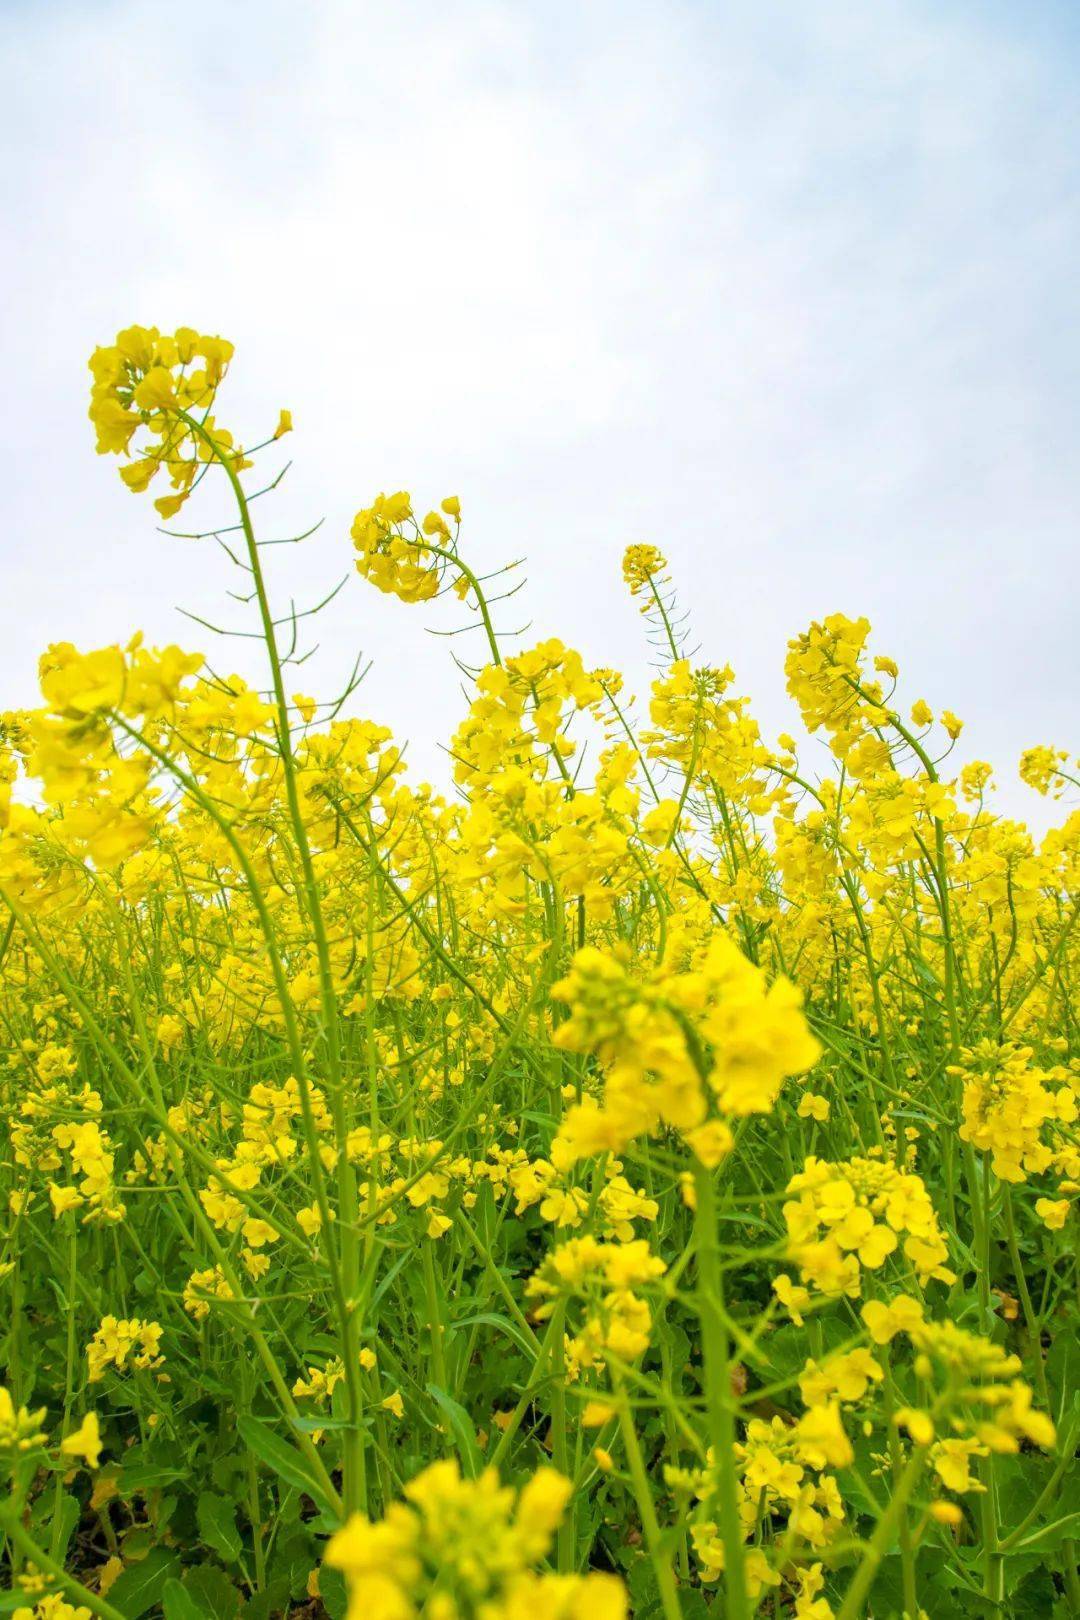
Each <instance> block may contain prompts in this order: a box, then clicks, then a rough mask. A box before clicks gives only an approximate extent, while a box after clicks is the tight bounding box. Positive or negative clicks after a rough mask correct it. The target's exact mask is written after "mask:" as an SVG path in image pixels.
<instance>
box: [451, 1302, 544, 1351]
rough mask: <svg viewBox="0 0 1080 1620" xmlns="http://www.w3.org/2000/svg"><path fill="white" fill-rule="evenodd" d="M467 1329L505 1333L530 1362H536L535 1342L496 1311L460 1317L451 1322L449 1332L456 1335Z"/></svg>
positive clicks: (510, 1320)
mask: <svg viewBox="0 0 1080 1620" xmlns="http://www.w3.org/2000/svg"><path fill="white" fill-rule="evenodd" d="M468 1327H493V1328H498V1329H499V1332H500V1333H505V1334H506V1336H507V1338H508V1339H512V1340H513V1341H514V1343H515V1344H516V1345H517V1347H518V1349H519V1350H522V1351H523V1352H524V1353H525V1355H526V1356H528V1358H529V1360H530V1362H532V1361H535V1360H536V1344H535V1342H530V1340H529V1338H528V1336H527V1334H526V1333H525V1330H524V1329H523V1328H522V1327H521V1326H520V1325H519V1324H518V1323H517V1322H515V1321H513V1320H512V1318H511V1317H509V1316H502V1315H500V1314H499V1313H498V1312H497V1311H480V1312H479V1313H478V1314H477V1315H476V1316H461V1317H459V1318H458V1320H457V1321H456V1322H451V1323H450V1328H449V1331H450V1332H451V1333H456V1332H457V1331H458V1330H459V1329H460V1328H468Z"/></svg>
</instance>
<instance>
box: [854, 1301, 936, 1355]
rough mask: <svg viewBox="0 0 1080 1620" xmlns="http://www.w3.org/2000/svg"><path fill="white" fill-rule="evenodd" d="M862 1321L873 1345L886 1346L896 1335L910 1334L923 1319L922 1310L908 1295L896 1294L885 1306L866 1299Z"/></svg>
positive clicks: (879, 1302)
mask: <svg viewBox="0 0 1080 1620" xmlns="http://www.w3.org/2000/svg"><path fill="white" fill-rule="evenodd" d="M862 1319H863V1321H864V1322H865V1323H866V1328H867V1332H868V1333H869V1334H870V1337H871V1338H872V1339H873V1341H874V1343H875V1344H888V1343H890V1341H891V1340H892V1339H895V1337H896V1335H897V1334H898V1333H910V1332H911V1331H912V1329H913V1328H916V1327H918V1326H919V1325H920V1324H921V1322H922V1319H923V1308H922V1306H921V1305H920V1304H919V1302H918V1300H917V1299H912V1297H911V1295H910V1294H897V1295H896V1297H895V1299H892V1300H890V1301H889V1303H888V1304H885V1303H884V1302H883V1301H882V1300H880V1299H868V1300H867V1301H866V1303H865V1305H864V1306H863V1308H862Z"/></svg>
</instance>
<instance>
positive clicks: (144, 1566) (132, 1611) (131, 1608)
mask: <svg viewBox="0 0 1080 1620" xmlns="http://www.w3.org/2000/svg"><path fill="white" fill-rule="evenodd" d="M179 1569H180V1557H179V1554H177V1553H174V1552H169V1551H168V1550H167V1549H166V1548H165V1547H154V1548H153V1549H152V1550H151V1551H150V1552H148V1553H147V1555H146V1557H145V1558H140V1560H139V1562H138V1563H137V1564H129V1565H128V1567H127V1569H124V1570H121V1572H120V1574H119V1575H118V1576H117V1577H116V1580H115V1581H114V1582H113V1584H112V1586H110V1588H109V1602H110V1603H111V1604H112V1605H113V1607H114V1608H117V1609H119V1610H120V1612H121V1614H123V1615H125V1616H126V1620H139V1615H140V1614H145V1613H146V1611H147V1609H152V1608H153V1606H154V1604H155V1603H160V1602H161V1594H162V1593H163V1592H164V1590H165V1586H166V1583H167V1582H168V1581H170V1580H171V1579H172V1577H173V1576H174V1575H175V1574H176V1573H177V1572H178V1570H179Z"/></svg>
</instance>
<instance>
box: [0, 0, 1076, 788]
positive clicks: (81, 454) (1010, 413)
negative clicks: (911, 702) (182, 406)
mask: <svg viewBox="0 0 1080 1620" xmlns="http://www.w3.org/2000/svg"><path fill="white" fill-rule="evenodd" d="M1023 26H1024V20H1023V18H1022V17H1020V16H1019V14H1017V15H1015V16H1013V17H1011V18H1010V17H1009V16H1008V15H1007V14H1005V15H1004V16H1003V15H1001V14H999V13H997V12H995V11H994V10H993V9H992V8H985V7H968V6H965V5H959V4H954V5H938V6H934V7H923V6H917V5H913V4H898V3H892V4H889V3H883V4H880V5H876V6H873V7H866V6H864V5H860V4H857V3H856V0H845V3H840V0H833V3H828V0H824V3H820V4H814V5H809V6H803V7H792V6H790V5H788V4H782V3H780V0H769V3H764V4H749V3H746V4H742V5H731V6H713V5H705V4H700V5H686V4H683V5H679V4H664V5H654V4H653V5H649V4H638V5H633V4H625V3H623V4H616V3H614V0H608V3H596V4H591V5H586V6H580V5H573V6H572V5H569V4H563V3H559V4H554V5H552V4H547V5H544V6H540V5H526V4H514V3H509V0H505V3H495V0H489V3H487V4H481V3H476V4H451V5H435V4H433V3H417V0H413V3H405V4H400V5H398V6H396V7H386V6H383V5H380V4H357V3H355V0H354V3H350V0H323V3H321V4H319V5H313V6H308V7H297V6H295V5H285V4H279V3H276V0H275V3H270V4H265V3H263V4H258V5H256V4H253V3H250V0H234V3H233V4H230V5H228V6H220V5H218V6H214V5H210V4H207V3H206V0H194V3H192V4H191V5H189V6H187V7H185V9H184V12H183V15H182V17H179V16H177V17H176V18H171V19H170V18H167V14H166V13H165V12H163V11H162V9H161V8H160V7H156V6H146V5H144V4H137V3H134V0H128V3H123V4H112V5H105V6H101V5H99V6H96V7H93V8H88V7H74V6H72V7H70V8H68V7H64V6H60V5H53V6H51V7H49V8H33V9H30V8H25V9H20V8H12V9H9V10H8V11H7V13H6V14H5V17H4V22H3V30H4V36H5V38H4V45H3V58H2V61H3V68H4V77H5V82H6V83H8V84H9V85H10V86H11V91H10V93H9V95H8V98H7V100H6V102H5V107H4V111H3V114H2V115H0V116H2V117H3V119H4V122H5V124H6V126H7V128H6V130H5V134H6V136H7V148H8V150H9V152H10V151H12V150H15V151H17V153H18V158H17V161H14V162H11V163H9V166H8V173H7V176H6V179H5V182H4V190H5V198H4V201H5V207H6V215H7V218H8V220H9V222H14V223H15V225H16V227H17V235H18V239H19V248H18V251H17V252H16V253H15V254H13V255H11V257H9V259H8V260H7V262H6V263H5V265H4V267H3V268H2V269H0V278H2V280H0V290H2V294H3V305H4V309H5V312H6V322H5V324H6V327H7V331H6V342H5V352H6V356H7V384H8V387H7V400H8V427H7V431H6V433H5V438H4V445H5V451H6V455H5V462H6V466H5V482H4V490H5V507H6V518H7V521H6V524H5V531H4V539H3V553H4V580H5V584H6V587H7V590H6V595H7V600H8V604H9V609H8V613H7V614H6V615H5V620H6V624H5V638H4V643H3V646H2V648H0V676H2V678H3V693H4V699H5V701H7V702H12V703H14V702H22V701H28V700H29V699H30V698H31V697H32V695H33V670H34V662H35V659H36V655H37V653H38V651H39V650H40V648H41V647H42V646H43V645H44V644H45V643H46V642H47V641H49V640H52V639H58V638H60V637H67V638H70V639H73V640H77V641H80V642H83V643H85V644H90V643H94V642H98V641H103V640H111V639H115V638H117V637H122V636H125V635H126V634H127V633H128V632H129V630H130V628H132V627H133V626H134V625H135V624H139V625H141V626H142V627H143V628H144V629H145V630H146V631H147V633H148V635H149V636H150V637H151V638H157V639H161V638H166V637H168V638H170V639H172V638H181V639H184V638H186V639H187V640H188V642H189V643H190V642H191V641H192V640H193V639H194V640H196V642H198V641H199V640H200V639H204V638H201V637H199V636H195V637H193V635H192V632H191V631H190V629H188V628H185V627H183V626H182V623H181V622H180V621H177V620H176V618H175V616H174V614H173V613H172V609H171V604H172V602H173V601H174V600H179V601H182V602H183V603H184V604H185V605H187V606H189V607H192V608H194V609H195V610H197V611H201V612H206V613H208V616H210V617H214V616H215V611H216V604H217V601H218V598H219V594H220V587H221V585H222V583H223V575H222V571H221V568H220V567H219V565H218V562H217V561H216V560H214V559H213V558H212V557H211V555H210V553H209V551H208V549H207V548H198V547H193V546H191V545H185V544H183V543H181V542H168V541H165V540H162V539H161V538H159V537H157V536H156V535H154V534H153V532H152V528H151V523H150V510H149V505H148V503H147V502H145V501H136V500H135V499H134V498H133V497H131V496H129V495H128V494H127V493H126V491H124V490H123V488H122V487H121V486H120V484H119V482H118V481H117V480H116V479H115V474H114V472H113V466H112V463H111V462H110V463H106V462H104V461H101V462H99V461H97V460H96V459H95V457H94V455H93V452H92V444H91V438H90V433H89V428H88V424H87V423H86V421H85V414H84V413H85V373H84V372H83V371H82V364H83V358H84V356H85V354H86V353H87V352H88V351H89V349H90V348H91V347H92V345H93V344H94V343H95V342H97V341H102V340H107V339H108V338H109V337H110V336H111V334H112V332H113V331H115V330H116V328H117V326H119V325H121V324H126V323H127V322H128V321H130V320H133V319H134V320H146V321H155V322H157V323H159V324H161V325H170V324H175V323H178V322H180V321H189V322H191V323H193V324H196V325H201V326H203V327H204V328H206V329H209V330H220V331H222V332H224V333H227V334H228V335H229V336H231V337H232V338H233V339H234V340H235V341H236V342H237V345H238V356H237V360H236V363H235V368H234V372H233V375H232V376H231V377H230V380H229V384H228V390H227V394H226V395H224V396H223V398H222V401H221V416H222V418H223V419H224V420H226V421H227V422H229V423H230V424H236V426H237V427H238V428H240V429H241V431H242V432H243V433H244V434H245V435H246V436H249V437H250V436H251V435H253V434H254V433H255V431H256V430H257V429H258V428H259V427H260V426H261V425H263V424H266V423H267V422H272V421H273V419H274V418H275V416H276V411H277V408H278V406H279V405H282V404H287V405H290V406H291V407H292V409H293V411H294V415H295V417H296V421H297V425H298V432H297V434H296V437H295V440H294V441H293V443H292V445H291V448H292V450H293V452H294V454H295V455H296V457H297V466H296V468H295V469H294V472H293V474H292V475H291V477H290V482H289V485H288V486H287V487H286V489H285V490H284V491H283V492H282V493H281V495H280V496H279V497H278V498H277V500H278V504H277V506H276V508H275V509H274V510H273V512H272V513H269V512H268V517H267V520H266V521H268V522H269V523H270V525H271V526H272V528H273V530H274V531H275V532H279V533H284V532H288V531H289V529H290V528H299V527H301V526H303V525H305V524H306V523H307V521H309V520H310V518H311V517H313V516H318V515H320V514H323V513H325V514H326V517H327V523H326V526H325V528H324V529H323V531H321V533H320V535H319V536H318V537H317V539H316V540H315V541H313V542H312V543H310V545H309V546H307V547H305V548H302V549H301V550H300V551H298V552H296V553H286V552H285V551H284V550H283V551H282V552H279V553H278V554H277V557H276V560H277V561H278V562H279V563H280V565H281V569H282V579H283V586H284V589H285V592H286V595H287V594H288V593H289V592H290V591H292V590H296V591H300V592H306V593H308V594H312V593H315V592H317V591H318V590H319V588H320V587H321V586H322V584H323V582H324V581H327V580H332V578H333V577H334V576H335V575H336V574H337V573H340V572H341V571H343V570H344V569H345V568H346V567H347V566H348V545H347V539H346V532H347V527H348V522H349V519H350V518H351V515H352V512H353V511H354V510H355V509H356V507H357V506H359V505H361V504H366V502H367V501H368V499H369V498H370V496H371V495H372V494H374V493H376V492H377V491H378V490H379V489H381V488H391V487H398V486H399V485H402V484H403V485H405V486H406V487H409V488H411V489H412V490H413V491H414V493H415V495H416V497H417V499H418V501H423V502H428V501H432V502H434V501H435V500H437V499H438V498H439V497H441V496H442V495H443V494H445V493H448V492H449V491H451V490H452V491H455V492H460V494H461V495H462V498H463V502H464V506H465V512H466V518H467V529H466V534H467V537H468V542H469V546H470V548H471V551H472V553H473V555H474V556H475V557H476V558H477V559H478V560H479V563H480V565H481V566H486V565H494V564H495V563H497V562H498V561H500V560H502V559H503V558H505V557H506V556H509V555H522V554H527V555H528V557H529V571H530V575H531V583H530V589H529V593H528V602H529V609H528V611H530V612H531V615H532V617H533V620H534V624H535V628H536V632H537V633H538V634H539V633H545V634H550V633H559V634H562V635H563V636H564V638H565V639H567V640H568V641H571V642H573V643H574V644H576V645H579V646H581V648H582V650H583V652H584V653H585V654H586V656H587V657H590V658H592V659H594V660H595V661H597V662H603V663H612V664H618V665H622V666H624V667H626V668H627V670H628V672H629V673H630V674H631V675H633V674H634V673H636V672H640V671H642V670H643V669H644V668H645V657H644V654H643V652H642V649H641V645H640V636H639V629H640V627H639V624H638V621H637V619H636V616H635V615H634V613H633V611H632V609H631V607H630V605H629V604H628V603H627V602H626V601H625V600H624V599H623V597H622V595H621V593H620V588H619V585H618V559H619V556H620V554H621V550H622V548H623V546H624V545H625V543H626V542H627V541H628V540H630V539H638V538H649V539H653V540H656V541H657V542H658V543H660V544H661V545H663V546H664V548H665V549H666V550H667V551H668V553H669V555H670V556H671V558H672V561H673V563H674V565H675V568H676V572H677V575H678V577H679V580H680V585H681V589H682V593H683V597H684V600H685V601H687V602H688V603H689V604H690V605H691V606H692V608H693V613H694V622H695V626H696V631H697V637H698V640H699V641H700V642H701V644H702V648H703V654H704V655H708V656H709V657H712V658H714V659H715V660H716V661H718V662H723V661H730V662H731V663H733V664H734V666H735V667H736V670H737V671H738V674H739V678H740V685H741V687H742V688H743V689H745V690H748V691H750V692H751V693H752V695H753V696H754V698H755V701H756V704H757V708H758V711H759V713H760V714H761V716H762V719H763V721H764V723H765V724H766V726H767V727H768V728H769V729H771V730H775V729H779V728H781V727H783V726H785V725H787V724H788V723H789V719H790V715H789V709H788V705H787V703H786V700H785V698H784V696H783V677H782V673H781V666H782V661H783V651H784V643H785V640H786V638H787V636H788V635H790V634H793V633H794V632H795V631H797V630H798V629H800V628H801V627H802V626H803V625H804V624H805V623H806V621H807V620H808V619H809V618H810V617H812V616H815V615H820V614H822V613H824V612H827V611H830V610H831V609H834V608H841V609H843V610H845V611H848V612H852V613H858V612H864V611H865V612H866V613H868V614H869V616H870V617H871V618H872V619H873V620H874V622H875V628H876V631H877V639H878V642H879V644H880V645H881V647H882V648H883V649H887V650H889V651H891V652H894V653H895V654H897V656H898V657H899V658H900V660H901V663H902V665H903V667H904V670H905V674H906V676H907V679H908V682H909V690H910V695H911V697H912V698H915V697H916V696H926V697H927V698H929V699H930V701H931V702H932V703H937V704H950V705H951V706H952V707H954V708H955V709H957V710H958V711H959V712H960V713H962V714H964V715H965V716H966V717H967V718H968V720H969V732H968V734H967V735H966V736H965V742H967V740H968V736H970V739H971V749H970V751H971V752H974V753H975V754H977V755H980V756H987V757H992V758H995V759H996V760H998V762H999V763H1000V765H1001V767H1002V774H1003V776H1007V777H1011V774H1012V769H1013V765H1014V761H1015V757H1016V754H1017V752H1018V751H1019V748H1020V747H1021V746H1023V745H1024V744H1026V743H1028V742H1033V741H1039V740H1061V741H1062V742H1068V741H1069V740H1070V736H1069V727H1070V723H1072V722H1073V721H1074V719H1075V704H1074V703H1073V702H1072V701H1071V700H1072V695H1073V690H1074V688H1075V662H1076V660H1075V653H1074V651H1073V642H1074V630H1073V622H1072V621H1073V618H1074V607H1075V596H1074V589H1075V584H1076V574H1077V569H1076V563H1075V542H1074V538H1073V531H1074V522H1075V519H1074V513H1075V510H1076V506H1077V496H1078V494H1080V487H1078V486H1080V473H1078V470H1077V463H1076V458H1075V452H1074V449H1073V444H1072V439H1073V436H1074V428H1075V412H1074V405H1075V383H1076V368H1077V358H1078V349H1080V342H1078V339H1077V334H1076V330H1075V326H1074V324H1073V321H1072V313H1071V311H1072V302H1073V290H1072V284H1073V266H1074V264H1075V259H1076V247H1077V241H1076V238H1077V218H1076V212H1075V195H1076V189H1077V170H1078V162H1077V158H1078V152H1080V143H1078V131H1077V115H1076V112H1075V110H1074V101H1073V98H1072V93H1071V88H1070V80H1071V69H1070V66H1069V63H1070V60H1071V61H1072V63H1073V65H1075V55H1076V49H1075V47H1076V38H1075V35H1072V37H1070V35H1069V31H1068V23H1067V21H1065V20H1063V21H1062V22H1061V25H1060V28H1059V29H1056V30H1055V28H1053V27H1052V26H1049V25H1047V24H1044V25H1043V26H1042V31H1041V33H1040V34H1038V35H1036V34H1035V33H1034V32H1032V33H1030V34H1029V36H1028V37H1026V38H1025V37H1024V35H1023V32H1022V30H1023ZM521 600H522V599H521V598H518V599H517V602H516V603H515V604H513V606H512V608H511V610H510V616H509V618H508V620H507V622H508V623H513V622H514V617H515V614H516V612H517V605H518V603H519V602H521ZM424 622H425V615H424V614H423V613H422V612H421V611H419V610H408V609H404V608H401V607H399V606H398V605H397V604H394V603H388V602H385V601H384V600H383V599H382V598H379V597H376V596H375V595H374V593H372V592H371V591H369V590H367V589H366V588H365V587H364V586H363V585H362V584H361V582H360V581H358V580H355V581H352V582H351V588H349V589H348V590H347V591H346V592H345V593H344V595H343V597H342V598H341V599H340V600H339V602H338V603H336V604H335V606H334V608H333V609H332V610H331V612H330V613H329V614H328V615H327V617H326V621H325V624H324V626H323V631H322V638H323V644H324V650H325V654H326V661H325V665H324V669H325V673H326V679H327V680H330V679H331V678H332V677H333V676H334V675H335V674H338V673H341V672H343V671H344V670H345V669H346V667H347V666H348V664H349V663H350V661H351V654H352V651H353V647H354V644H355V643H360V644H362V645H363V646H364V648H365V649H366V651H367V652H368V653H369V654H372V655H374V657H375V666H374V669H373V671H372V674H371V676H370V677H369V679H368V682H367V685H366V687H365V689H364V691H363V693H362V697H361V700H360V701H361V706H362V708H363V709H364V711H365V712H370V713H372V714H373V715H374V716H375V717H376V718H378V719H381V720H385V721H387V723H390V724H392V725H393V726H394V727H395V729H396V730H397V731H398V732H400V733H401V734H403V735H406V736H408V737H410V738H411V739H412V752H413V754H414V756H415V757H416V758H417V759H418V761H419V762H420V763H421V764H422V765H423V766H424V768H425V769H428V770H434V769H436V768H437V760H438V754H437V749H436V747H435V742H436V741H437V740H438V739H442V738H445V737H446V736H447V734H448V732H449V730H450V728H451V727H452V725H453V724H454V721H455V719H456V717H457V715H458V713H459V712H460V706H461V704H460V697H459V694H458V692H457V679H456V675H455V674H454V672H453V669H452V666H451V665H450V664H449V659H448V649H447V647H446V644H445V643H443V642H440V641H437V640H431V639H430V638H427V637H426V636H425V635H424V632H423V628H422V627H423V624H424ZM440 622H441V623H443V625H445V624H447V623H449V622H450V620H449V619H448V618H446V617H445V616H444V617H443V618H442V620H441V621H440ZM214 656H215V658H216V659H217V660H218V661H219V662H221V661H224V660H223V655H222V654H221V653H220V651H219V650H217V649H215V650H214ZM234 661H235V660H234ZM305 683H306V684H310V683H309V681H308V677H307V675H305ZM1004 793H1005V790H1003V796H1004ZM1007 802H1008V803H1009V804H1015V805H1017V806H1018V807H1020V806H1022V808H1023V811H1024V813H1030V814H1032V816H1033V818H1035V819H1037V818H1038V816H1039V807H1038V806H1037V805H1034V806H1033V805H1031V804H1030V802H1029V799H1028V796H1027V795H1026V794H1021V791H1020V790H1019V789H1013V788H1010V789H1009V790H1008V795H1007Z"/></svg>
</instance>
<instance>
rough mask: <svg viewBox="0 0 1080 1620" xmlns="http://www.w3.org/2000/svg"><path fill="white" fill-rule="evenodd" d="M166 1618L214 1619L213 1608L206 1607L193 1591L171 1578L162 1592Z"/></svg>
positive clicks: (180, 1619)
mask: <svg viewBox="0 0 1080 1620" xmlns="http://www.w3.org/2000/svg"><path fill="white" fill-rule="evenodd" d="M161 1607H162V1609H163V1610H164V1613H165V1620H214V1613H213V1610H212V1609H204V1608H203V1606H202V1604H201V1603H200V1602H199V1600H198V1598H197V1597H196V1596H195V1594H194V1593H193V1592H190V1591H189V1590H188V1588H187V1587H186V1586H181V1585H180V1582H179V1581H177V1580H173V1579H172V1578H170V1579H169V1580H167V1581H166V1582H165V1585H164V1587H163V1588H162V1592H161Z"/></svg>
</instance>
